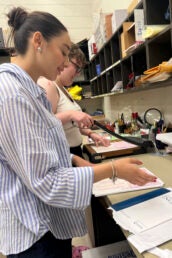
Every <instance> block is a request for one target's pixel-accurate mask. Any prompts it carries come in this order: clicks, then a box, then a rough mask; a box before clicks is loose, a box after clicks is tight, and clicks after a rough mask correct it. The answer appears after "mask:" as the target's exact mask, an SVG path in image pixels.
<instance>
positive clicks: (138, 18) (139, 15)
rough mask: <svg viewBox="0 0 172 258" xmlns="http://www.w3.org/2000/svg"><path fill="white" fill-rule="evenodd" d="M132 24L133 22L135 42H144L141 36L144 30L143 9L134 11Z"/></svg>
mask: <svg viewBox="0 0 172 258" xmlns="http://www.w3.org/2000/svg"><path fill="white" fill-rule="evenodd" d="M134 22H135V39H136V42H140V41H145V39H144V38H143V35H142V33H143V30H144V10H143V9H135V10H134Z"/></svg>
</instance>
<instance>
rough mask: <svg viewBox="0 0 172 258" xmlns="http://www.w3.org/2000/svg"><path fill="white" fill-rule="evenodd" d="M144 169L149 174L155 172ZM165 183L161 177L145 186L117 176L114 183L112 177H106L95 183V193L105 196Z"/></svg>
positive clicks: (160, 185) (159, 185)
mask: <svg viewBox="0 0 172 258" xmlns="http://www.w3.org/2000/svg"><path fill="white" fill-rule="evenodd" d="M142 169H143V170H144V171H145V172H147V173H148V174H153V173H152V172H150V171H149V170H148V169H146V168H142ZM163 184H164V183H163V181H162V180H161V179H160V178H157V180H156V182H150V183H147V184H145V185H143V186H139V185H134V184H131V183H130V182H128V181H126V180H124V179H120V178H117V180H116V181H115V183H113V182H112V180H111V179H110V178H106V179H103V180H101V181H99V182H97V183H94V185H93V194H94V195H95V196H96V197H98V196H104V195H110V194H116V193H122V192H129V191H136V190H143V189H148V188H154V187H162V186H163Z"/></svg>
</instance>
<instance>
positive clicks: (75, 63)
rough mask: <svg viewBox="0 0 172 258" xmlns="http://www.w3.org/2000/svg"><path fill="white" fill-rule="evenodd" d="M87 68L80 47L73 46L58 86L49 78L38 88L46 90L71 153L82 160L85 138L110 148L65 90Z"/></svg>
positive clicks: (108, 142) (88, 116)
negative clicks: (83, 138) (60, 122)
mask: <svg viewBox="0 0 172 258" xmlns="http://www.w3.org/2000/svg"><path fill="white" fill-rule="evenodd" d="M85 64H86V59H85V55H84V53H83V52H82V50H81V49H80V48H79V47H78V45H76V44H73V45H72V46H71V49H70V52H69V62H68V63H66V65H65V67H64V70H63V71H62V72H61V73H60V74H59V75H58V76H57V78H56V80H55V82H51V81H48V80H47V79H45V78H40V79H39V80H38V84H39V85H40V86H42V87H43V88H45V90H46V93H47V98H48V99H49V101H50V102H51V104H52V109H53V112H54V114H55V115H56V117H57V118H59V119H60V120H61V121H62V123H63V127H64V131H65V134H66V138H67V140H68V142H69V145H70V151H71V153H72V154H76V155H78V156H80V157H83V155H82V148H81V144H82V135H86V136H88V137H89V138H91V139H92V140H93V141H94V142H95V144H96V145H99V144H101V145H104V146H109V144H110V141H109V140H108V139H107V138H105V137H103V136H101V135H99V134H97V133H96V132H94V131H93V130H91V129H90V127H91V126H92V125H93V118H92V117H91V116H90V115H88V114H86V113H85V112H82V110H81V107H80V106H79V105H78V104H77V103H76V102H75V101H74V100H73V99H72V97H71V96H70V94H69V93H68V91H67V90H66V89H65V87H67V86H71V85H72V83H73V81H74V79H75V77H76V76H78V75H79V74H80V72H81V71H82V69H83V68H84V66H85Z"/></svg>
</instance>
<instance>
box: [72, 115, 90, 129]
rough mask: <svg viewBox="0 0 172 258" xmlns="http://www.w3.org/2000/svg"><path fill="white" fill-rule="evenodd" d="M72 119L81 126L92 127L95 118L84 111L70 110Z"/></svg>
mask: <svg viewBox="0 0 172 258" xmlns="http://www.w3.org/2000/svg"><path fill="white" fill-rule="evenodd" d="M70 112H71V120H72V121H73V122H75V123H76V124H77V126H78V127H79V128H90V127H92V126H93V124H94V121H93V118H92V117H91V116H90V115H88V114H86V113H84V112H82V111H70Z"/></svg>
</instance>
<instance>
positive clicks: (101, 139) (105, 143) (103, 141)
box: [89, 132, 110, 147]
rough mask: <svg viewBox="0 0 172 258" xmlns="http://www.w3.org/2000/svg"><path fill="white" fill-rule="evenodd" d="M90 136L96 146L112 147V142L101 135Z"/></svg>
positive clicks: (92, 133)
mask: <svg viewBox="0 0 172 258" xmlns="http://www.w3.org/2000/svg"><path fill="white" fill-rule="evenodd" d="M89 136H90V138H91V139H92V140H93V141H94V142H95V144H96V146H99V145H103V146H105V147H108V146H109V145H110V140H109V139H107V138H105V137H103V136H101V135H100V134H97V133H94V132H91V133H90V134H89Z"/></svg>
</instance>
